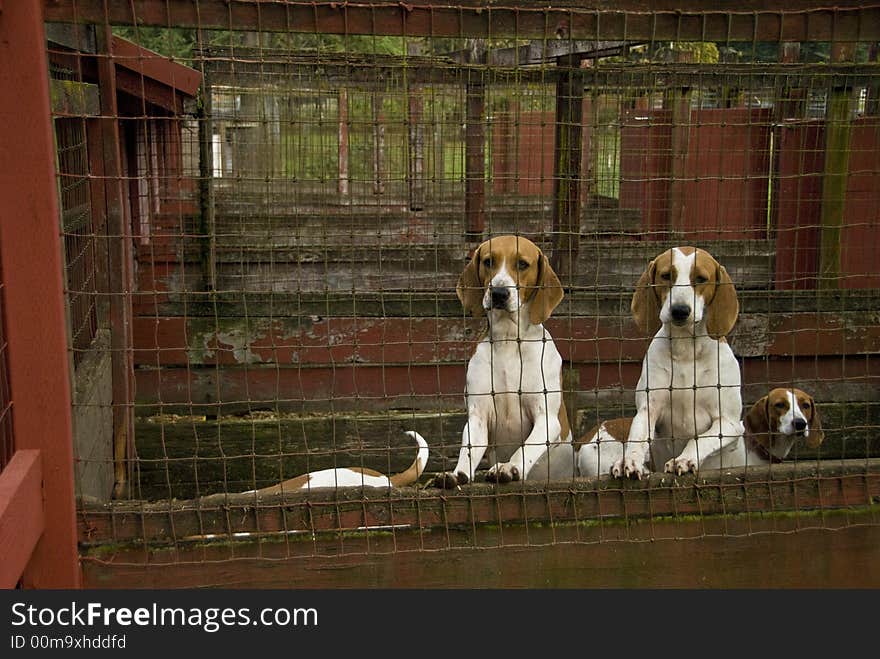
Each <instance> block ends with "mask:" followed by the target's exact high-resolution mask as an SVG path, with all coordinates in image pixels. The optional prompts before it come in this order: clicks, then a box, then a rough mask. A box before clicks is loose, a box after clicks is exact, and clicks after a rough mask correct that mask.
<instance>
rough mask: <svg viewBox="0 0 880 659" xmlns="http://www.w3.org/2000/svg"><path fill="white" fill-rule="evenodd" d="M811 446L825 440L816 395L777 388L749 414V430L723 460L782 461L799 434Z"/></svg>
mask: <svg viewBox="0 0 880 659" xmlns="http://www.w3.org/2000/svg"><path fill="white" fill-rule="evenodd" d="M801 437H802V438H804V440H805V441H806V444H807V446H808V447H809V448H818V447H819V445H820V444H821V443H822V442H823V441H824V440H825V432H824V431H823V430H822V421H821V419H820V418H819V410H818V408H817V407H816V402H815V401H814V400H813V397H812V396H810V395H809V394H808V393H806V392H804V391H801V390H800V389H785V388H778V389H773V390H772V391H771V392H770V393H769V394H767V395H766V396H764V397H763V398H761V399H760V400H758V401H756V402H755V404H754V405H752V407H751V409H749V412H748V414H746V418H745V434H744V435H743V439H742V442H740V443H739V444H738V445H737V447H736V451H735V452H734V453H733V454H732V455H731V456H730V458H728V456H726V455H725V456H724V458H723V464H724V466H727V464H728V462H730V463H731V464H735V465H739V464H747V465H766V464H771V463H777V462H782V461H783V460H784V459H785V458H786V457H787V456H788V454H789V453H790V452H791V449H792V447H793V446H794V444H795V442H796V441H797V440H798V438H801Z"/></svg>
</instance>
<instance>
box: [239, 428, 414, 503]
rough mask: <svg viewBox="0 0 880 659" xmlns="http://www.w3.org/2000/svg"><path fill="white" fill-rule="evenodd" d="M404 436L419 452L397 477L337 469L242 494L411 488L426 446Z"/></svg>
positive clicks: (350, 469) (369, 471)
mask: <svg viewBox="0 0 880 659" xmlns="http://www.w3.org/2000/svg"><path fill="white" fill-rule="evenodd" d="M406 434H407V435H409V436H410V437H411V438H413V439H414V440H416V443H417V444H418V447H419V450H418V453H417V454H416V458H415V460H413V463H412V464H411V465H410V466H409V467H408V468H407V469H406V470H404V471H402V472H400V473H399V474H395V475H393V476H386V475H384V474H382V473H380V472H378V471H374V470H373V469H364V468H361V467H336V468H331V469H321V470H319V471H312V472H309V473H308V474H302V475H301V476H295V477H294V478H289V479H287V480H285V481H283V482H281V483H278V484H276V485H271V486H269V487H264V488H262V489H259V490H248V491H247V492H245V493H244V494H256V495H258V496H261V497H262V496H266V495H270V494H281V493H283V492H293V491H296V490H310V489H313V488H319V487H330V488H339V487H404V486H406V485H412V484H413V483H415V482H417V481H418V479H419V477H420V476H421V475H422V472H423V471H424V470H425V465H426V464H427V463H428V444H427V442H426V441H425V440H424V438H423V437H422V436H421V435H420V434H419V433H417V432H415V431H413V430H408V431H406Z"/></svg>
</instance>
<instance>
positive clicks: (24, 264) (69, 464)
mask: <svg viewBox="0 0 880 659" xmlns="http://www.w3.org/2000/svg"><path fill="white" fill-rule="evenodd" d="M48 76H49V68H48V62H47V56H46V36H45V33H44V31H43V2H42V1H41V0H31V1H30V2H16V3H12V4H6V5H4V7H3V11H2V13H0V90H3V93H0V172H2V175H0V199H3V204H4V213H3V214H2V215H0V260H2V263H3V277H4V291H5V296H6V312H7V326H6V330H7V342H8V350H9V360H8V368H9V384H10V389H11V392H12V399H13V410H14V417H13V429H14V435H15V444H16V448H17V449H19V450H21V449H37V450H39V451H40V453H41V456H42V465H43V476H44V478H43V493H44V502H45V520H46V528H45V532H44V533H43V536H42V537H41V539H40V541H39V542H38V543H37V546H36V548H35V549H34V552H33V554H32V556H31V560H30V562H29V564H28V567H27V569H26V570H25V572H24V574H23V575H22V579H23V583H24V585H25V586H27V587H34V588H77V587H79V586H80V584H81V572H80V567H79V558H78V555H77V545H76V540H77V539H76V511H75V504H74V482H73V481H74V476H73V429H72V420H71V392H70V378H69V372H68V361H67V337H66V330H65V311H64V287H63V284H62V270H61V235H60V231H59V222H60V216H59V205H58V191H57V184H56V180H55V167H54V165H55V146H54V142H53V138H52V123H51V109H50V103H49V80H48Z"/></svg>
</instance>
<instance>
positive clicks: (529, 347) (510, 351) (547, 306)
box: [433, 235, 574, 488]
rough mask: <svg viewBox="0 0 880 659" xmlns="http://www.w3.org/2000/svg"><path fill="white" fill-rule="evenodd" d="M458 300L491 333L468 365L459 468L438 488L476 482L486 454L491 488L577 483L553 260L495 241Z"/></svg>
mask: <svg viewBox="0 0 880 659" xmlns="http://www.w3.org/2000/svg"><path fill="white" fill-rule="evenodd" d="M456 293H457V294H458V298H459V300H461V303H462V306H463V307H464V308H465V310H466V311H467V312H469V313H471V314H473V315H474V316H483V315H485V316H486V318H487V320H488V328H487V331H486V334H485V335H484V336H483V337H482V339H481V340H480V341H479V342H478V343H477V346H476V349H475V350H474V354H473V355H472V356H471V358H470V360H469V362H468V367H467V376H466V383H465V398H466V403H467V414H468V420H467V424H466V425H465V427H464V429H463V431H462V438H461V449H460V451H459V456H458V462H457V463H456V465H455V468H454V470H453V471H451V472H446V473H442V474H438V475H437V476H436V477H435V478H434V481H433V483H434V485H435V486H437V487H443V488H455V487H458V486H460V485H463V484H465V483H468V482H470V481H473V479H474V472H475V470H476V468H477V466H478V465H479V463H480V460H481V459H482V458H483V456H484V455H485V454H486V452H487V451H488V453H489V462H490V463H492V466H491V467H490V469H489V471H488V473H487V475H486V479H487V480H489V481H495V482H499V483H506V482H509V481H515V480H521V479H522V480H525V479H541V478H543V479H545V480H546V479H558V478H569V479H570V478H571V477H572V476H573V475H574V473H573V472H574V454H573V450H572V444H571V430H570V428H569V423H568V416H567V415H566V412H565V406H564V405H563V402H562V357H561V355H560V354H559V351H558V350H557V349H556V345H555V344H554V343H553V339H552V337H551V336H550V334H549V332H547V330H546V329H544V325H543V323H544V322H545V321H546V320H547V318H549V317H550V314H551V313H552V312H553V310H554V309H555V308H556V306H557V305H558V304H559V303H560V302H561V301H562V297H563V291H562V285H561V284H560V282H559V278H558V277H557V276H556V273H555V272H553V269H552V268H551V267H550V262H549V261H548V260H547V257H546V256H545V255H544V254H543V253H542V252H541V250H540V249H539V248H538V246H537V245H535V244H534V243H533V242H532V241H530V240H528V239H526V238H523V237H521V236H513V235H507V236H499V237H497V238H491V239H489V240H487V241H486V242H484V243H483V244H482V245H480V246H479V247H478V248H477V249H476V251H475V252H474V255H473V258H472V259H471V260H470V262H469V263H468V265H467V267H466V268H465V269H464V272H462V273H461V276H460V277H459V280H458V285H457V287H456Z"/></svg>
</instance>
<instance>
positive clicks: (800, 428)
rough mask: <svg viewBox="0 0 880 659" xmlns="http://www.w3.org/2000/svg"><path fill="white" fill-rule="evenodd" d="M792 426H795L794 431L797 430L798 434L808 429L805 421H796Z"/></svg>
mask: <svg viewBox="0 0 880 659" xmlns="http://www.w3.org/2000/svg"><path fill="white" fill-rule="evenodd" d="M791 425H793V426H794V429H795V430H797V431H798V432H803V431H804V430H805V429H806V427H807V422H806V421H804V420H803V419H795V420H794V422H792V424H791Z"/></svg>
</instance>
